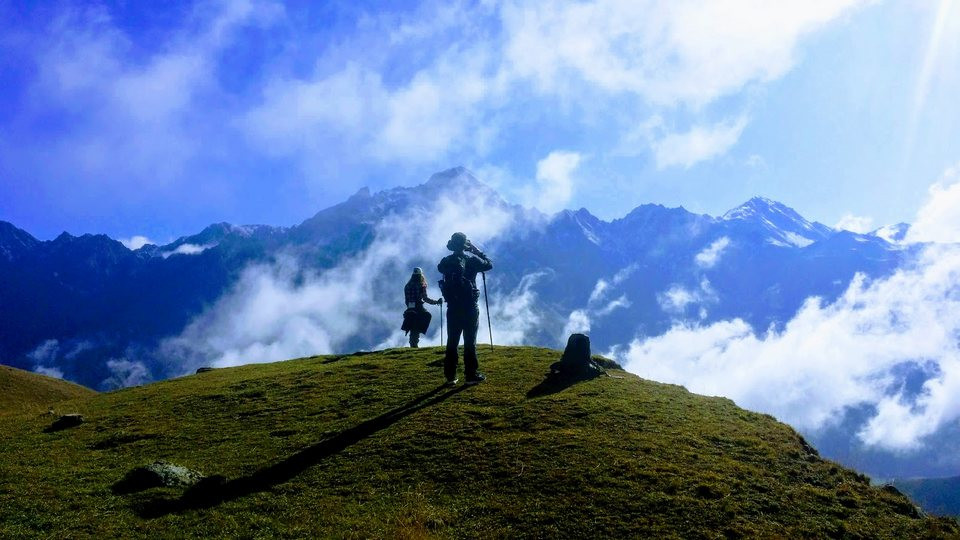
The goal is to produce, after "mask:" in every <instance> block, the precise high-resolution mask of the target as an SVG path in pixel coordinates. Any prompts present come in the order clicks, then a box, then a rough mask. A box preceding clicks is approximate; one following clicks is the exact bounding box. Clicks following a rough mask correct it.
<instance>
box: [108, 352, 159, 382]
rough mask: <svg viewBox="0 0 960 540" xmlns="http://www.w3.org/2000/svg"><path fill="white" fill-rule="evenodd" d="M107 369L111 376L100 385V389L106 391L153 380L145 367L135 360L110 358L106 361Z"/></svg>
mask: <svg viewBox="0 0 960 540" xmlns="http://www.w3.org/2000/svg"><path fill="white" fill-rule="evenodd" d="M107 369H109V370H110V372H111V373H112V375H110V377H107V378H106V379H104V380H103V381H102V382H101V383H100V387H101V388H105V389H107V390H112V389H114V388H126V387H128V386H137V385H140V384H144V383H147V382H150V381H151V380H152V379H153V377H152V376H151V374H150V370H149V369H147V366H146V365H144V363H143V362H140V361H136V360H128V359H126V358H111V359H110V360H107Z"/></svg>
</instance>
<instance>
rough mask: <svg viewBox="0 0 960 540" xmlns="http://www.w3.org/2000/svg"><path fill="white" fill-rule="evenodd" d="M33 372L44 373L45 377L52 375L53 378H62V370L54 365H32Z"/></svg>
mask: <svg viewBox="0 0 960 540" xmlns="http://www.w3.org/2000/svg"><path fill="white" fill-rule="evenodd" d="M33 372H34V373H39V374H41V375H46V376H47V377H53V378H55V379H62V378H63V370H62V369H59V368H56V367H47V366H34V368H33Z"/></svg>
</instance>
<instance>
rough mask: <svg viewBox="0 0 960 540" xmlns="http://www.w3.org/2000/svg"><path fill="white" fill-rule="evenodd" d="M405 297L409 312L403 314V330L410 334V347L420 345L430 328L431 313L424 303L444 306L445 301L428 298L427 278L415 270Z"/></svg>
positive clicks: (421, 272)
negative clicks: (421, 339)
mask: <svg viewBox="0 0 960 540" xmlns="http://www.w3.org/2000/svg"><path fill="white" fill-rule="evenodd" d="M403 297H404V300H405V301H406V303H407V310H406V311H404V312H403V326H401V327H400V329H401V330H405V331H408V332H410V346H411V347H414V348H416V347H418V346H419V345H420V334H425V333H426V332H427V328H429V326H430V319H431V316H430V312H429V311H427V310H426V309H424V307H423V303H424V302H426V303H428V304H433V305H437V304H442V303H443V300H433V299H431V298H430V297H429V296H427V278H426V277H424V275H423V270H421V269H420V268H414V269H413V274H411V275H410V280H409V281H407V284H406V285H404V287H403Z"/></svg>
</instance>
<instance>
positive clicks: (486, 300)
mask: <svg viewBox="0 0 960 540" xmlns="http://www.w3.org/2000/svg"><path fill="white" fill-rule="evenodd" d="M480 275H481V276H483V303H484V305H486V306H487V331H489V332H490V348H491V349H492V348H493V326H491V325H490V299H489V298H487V273H486V272H480Z"/></svg>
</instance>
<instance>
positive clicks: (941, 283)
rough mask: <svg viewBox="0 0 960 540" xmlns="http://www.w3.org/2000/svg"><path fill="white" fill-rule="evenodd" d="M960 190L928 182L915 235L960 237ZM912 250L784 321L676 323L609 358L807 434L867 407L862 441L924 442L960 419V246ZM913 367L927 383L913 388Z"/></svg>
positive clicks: (911, 445) (891, 446)
mask: <svg viewBox="0 0 960 540" xmlns="http://www.w3.org/2000/svg"><path fill="white" fill-rule="evenodd" d="M951 174H954V173H951V172H950V171H948V175H947V176H950V175H951ZM958 193H960V184H957V183H953V184H950V185H947V184H945V183H944V182H941V183H939V184H937V185H936V186H934V187H933V188H931V191H930V199H929V200H928V201H927V203H926V205H925V206H924V207H923V208H922V209H921V210H920V212H919V213H918V216H917V220H916V223H918V224H922V225H923V226H922V227H921V228H920V229H919V232H913V230H912V229H911V231H912V232H911V235H912V237H913V238H915V239H920V238H926V239H934V240H953V239H957V238H960V236H957V228H956V224H957V223H960V221H957V219H958V214H957V212H958V209H960V205H951V204H950V202H951V201H952V200H953V199H954V198H955V197H956V196H957V194H958ZM927 231H929V232H927ZM915 247H916V249H917V255H916V257H915V258H914V259H913V260H912V261H911V263H910V264H908V265H906V266H904V267H903V268H901V269H899V270H898V271H897V272H895V273H894V274H893V275H891V276H890V277H888V278H885V279H878V280H873V281H871V280H869V279H867V278H865V277H864V276H862V275H858V276H857V277H856V278H855V279H854V280H853V282H852V283H851V284H850V285H849V287H848V289H847V290H846V292H845V293H844V294H843V295H842V296H841V297H840V298H839V299H837V300H836V301H835V302H833V303H831V304H825V303H824V302H823V301H821V300H820V299H819V298H809V299H807V301H806V302H805V303H804V305H803V306H802V308H801V309H800V310H799V312H798V313H797V314H796V316H795V317H794V318H793V319H792V320H790V321H789V322H787V323H786V324H785V325H784V326H783V327H773V328H769V329H759V330H758V329H754V328H751V327H750V326H749V325H748V324H747V323H745V322H744V321H742V320H740V319H733V320H726V321H721V322H716V323H714V324H710V325H707V326H701V325H698V324H697V323H696V322H685V323H678V324H677V325H676V326H674V328H672V329H671V330H670V331H668V332H666V333H665V334H663V335H660V336H655V337H649V338H641V339H636V340H634V341H633V342H632V343H630V344H629V345H627V346H625V347H621V348H619V349H616V350H614V351H613V353H612V354H614V355H615V356H617V357H618V358H619V359H620V360H621V361H623V363H624V364H625V366H626V368H627V369H628V370H630V371H632V372H634V373H637V374H639V375H641V376H643V377H649V378H652V379H656V380H659V381H664V382H672V383H678V384H682V385H685V386H687V387H688V388H689V389H690V390H691V391H694V392H697V393H702V394H708V395H723V396H727V397H730V398H732V399H734V400H735V401H736V402H737V403H738V404H739V405H741V406H743V407H747V408H749V409H754V410H759V411H763V412H768V413H771V414H773V415H775V416H777V417H778V418H779V419H781V420H783V421H786V422H788V423H790V424H792V425H794V426H796V427H798V428H800V429H804V430H813V431H816V430H819V429H821V428H824V427H828V426H832V425H836V424H838V423H839V422H840V421H842V420H843V418H844V415H845V413H846V412H847V411H849V410H851V409H853V408H861V407H867V408H868V410H869V411H871V413H870V415H869V418H868V419H867V420H866V421H865V422H864V423H863V424H862V425H860V426H859V428H858V433H857V436H858V437H859V439H860V440H861V441H862V442H863V443H864V444H866V445H870V446H874V447H879V448H884V449H888V450H893V451H910V450H916V449H919V448H921V447H922V446H923V444H924V441H925V438H926V437H929V436H931V435H933V434H935V433H936V432H937V431H938V430H941V429H942V428H944V427H946V426H949V425H953V424H955V423H956V422H957V421H958V419H960V398H958V397H957V396H960V246H958V245H956V244H941V243H934V244H928V245H926V246H915ZM906 373H913V374H920V376H921V377H922V380H923V381H924V382H923V383H922V385H921V386H920V387H919V388H913V387H911V384H909V381H908V380H907V377H906V375H905V374H906Z"/></svg>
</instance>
